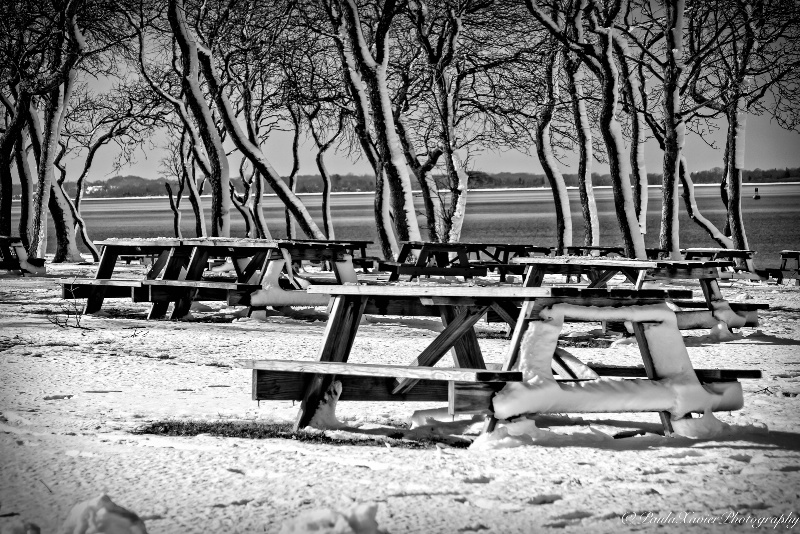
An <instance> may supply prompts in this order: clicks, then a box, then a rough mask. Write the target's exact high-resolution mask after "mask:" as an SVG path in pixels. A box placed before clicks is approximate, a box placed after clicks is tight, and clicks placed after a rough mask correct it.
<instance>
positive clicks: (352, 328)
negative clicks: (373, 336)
mask: <svg viewBox="0 0 800 534" xmlns="http://www.w3.org/2000/svg"><path fill="white" fill-rule="evenodd" d="M366 303H367V299H365V298H363V297H360V296H352V295H348V296H337V297H334V299H333V303H332V304H331V314H330V317H329V318H328V323H327V325H326V327H325V338H324V341H323V344H322V348H321V349H320V354H319V361H321V362H346V361H347V358H348V357H349V356H350V350H351V349H352V347H353V341H354V339H355V335H356V332H357V331H358V325H359V323H360V322H361V316H362V315H363V313H364V307H365V306H366ZM331 382H332V377H331V375H321V374H315V375H313V376H312V378H311V379H310V381H309V384H308V387H307V388H306V391H305V394H304V395H303V401H302V403H301V404H300V410H299V411H298V414H297V419H296V420H295V424H294V428H295V430H298V429H301V428H305V427H306V426H308V423H309V422H310V421H311V419H312V418H313V417H314V413H315V412H316V411H317V407H318V406H319V402H320V401H321V400H322V398H323V397H324V395H325V392H326V391H327V389H328V387H329V386H330V385H331Z"/></svg>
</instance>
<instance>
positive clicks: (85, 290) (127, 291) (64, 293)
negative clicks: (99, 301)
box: [61, 284, 138, 299]
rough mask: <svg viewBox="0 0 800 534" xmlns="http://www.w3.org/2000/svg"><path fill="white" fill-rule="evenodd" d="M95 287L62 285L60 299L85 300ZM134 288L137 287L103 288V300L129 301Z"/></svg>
mask: <svg viewBox="0 0 800 534" xmlns="http://www.w3.org/2000/svg"><path fill="white" fill-rule="evenodd" d="M95 287H96V286H91V285H83V284H82V285H72V284H63V285H62V286H61V298H62V299H86V298H90V297H91V296H92V295H93V294H94V293H93V292H94V290H95ZM134 287H138V286H127V285H124V286H105V287H104V288H103V298H104V299H129V298H131V296H132V291H133V290H134Z"/></svg>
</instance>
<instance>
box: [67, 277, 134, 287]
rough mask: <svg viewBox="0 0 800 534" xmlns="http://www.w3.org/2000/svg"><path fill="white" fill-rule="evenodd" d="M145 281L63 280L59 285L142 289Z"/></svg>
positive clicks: (110, 279)
mask: <svg viewBox="0 0 800 534" xmlns="http://www.w3.org/2000/svg"><path fill="white" fill-rule="evenodd" d="M142 282H143V280H131V279H126V278H108V279H103V280H98V279H95V278H62V279H61V280H59V282H58V283H59V284H61V285H62V286H66V285H73V286H114V287H140V286H141V285H142Z"/></svg>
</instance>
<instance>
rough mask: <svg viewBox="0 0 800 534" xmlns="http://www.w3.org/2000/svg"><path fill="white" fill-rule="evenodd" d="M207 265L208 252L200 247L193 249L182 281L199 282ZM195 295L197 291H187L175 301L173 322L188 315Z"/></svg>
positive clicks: (171, 317)
mask: <svg viewBox="0 0 800 534" xmlns="http://www.w3.org/2000/svg"><path fill="white" fill-rule="evenodd" d="M207 265H208V252H207V251H206V250H205V249H204V248H202V247H195V249H194V250H193V251H192V256H191V257H190V258H189V265H188V266H187V267H186V274H185V275H184V276H183V280H200V279H201V278H202V277H203V272H204V271H205V270H206V266H207ZM195 295H197V289H187V290H186V292H185V293H184V294H183V296H181V298H179V299H178V300H176V301H175V307H174V308H173V309H172V315H171V316H170V319H171V320H173V321H175V320H177V319H180V318H181V317H183V316H185V315H186V314H187V313H189V310H190V309H191V307H192V300H194V297H195Z"/></svg>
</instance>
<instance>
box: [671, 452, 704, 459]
mask: <svg viewBox="0 0 800 534" xmlns="http://www.w3.org/2000/svg"><path fill="white" fill-rule="evenodd" d="M697 456H703V453H702V452H700V451H685V452H676V453H675V454H667V455H666V456H662V458H692V457H697Z"/></svg>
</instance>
